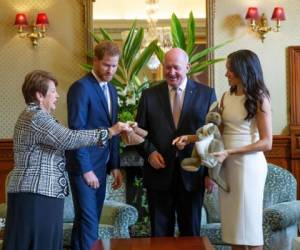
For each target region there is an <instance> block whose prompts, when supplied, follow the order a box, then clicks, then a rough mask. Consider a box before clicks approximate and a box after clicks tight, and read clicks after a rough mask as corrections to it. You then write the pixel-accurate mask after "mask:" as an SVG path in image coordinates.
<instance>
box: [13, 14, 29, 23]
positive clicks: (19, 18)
mask: <svg viewBox="0 0 300 250" xmlns="http://www.w3.org/2000/svg"><path fill="white" fill-rule="evenodd" d="M15 25H19V26H25V25H28V22H27V17H26V15H25V14H23V13H18V14H17V15H16V20H15Z"/></svg>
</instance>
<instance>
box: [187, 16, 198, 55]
mask: <svg viewBox="0 0 300 250" xmlns="http://www.w3.org/2000/svg"><path fill="white" fill-rule="evenodd" d="M195 37H196V27H195V19H194V16H193V12H190V16H189V20H188V26H187V48H186V52H187V54H188V55H189V56H191V54H192V51H193V49H194V46H195Z"/></svg>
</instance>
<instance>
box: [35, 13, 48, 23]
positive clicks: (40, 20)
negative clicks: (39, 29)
mask: <svg viewBox="0 0 300 250" xmlns="http://www.w3.org/2000/svg"><path fill="white" fill-rule="evenodd" d="M45 24H49V21H48V17H47V14H46V13H39V14H38V15H37V17H36V25H45Z"/></svg>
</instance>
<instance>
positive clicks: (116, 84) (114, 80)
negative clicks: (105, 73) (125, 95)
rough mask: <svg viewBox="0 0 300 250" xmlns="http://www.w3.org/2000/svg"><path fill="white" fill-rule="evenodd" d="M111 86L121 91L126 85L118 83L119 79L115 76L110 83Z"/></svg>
mask: <svg viewBox="0 0 300 250" xmlns="http://www.w3.org/2000/svg"><path fill="white" fill-rule="evenodd" d="M110 82H111V83H112V84H113V85H115V86H116V87H120V88H121V89H123V88H124V87H125V86H126V85H125V84H123V83H122V82H121V81H119V79H118V78H117V76H116V75H115V76H114V77H113V79H112V80H111V81H110Z"/></svg>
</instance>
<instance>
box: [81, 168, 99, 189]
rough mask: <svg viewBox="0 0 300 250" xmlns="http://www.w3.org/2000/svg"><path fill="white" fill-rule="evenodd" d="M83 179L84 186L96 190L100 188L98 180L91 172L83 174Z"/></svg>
mask: <svg viewBox="0 0 300 250" xmlns="http://www.w3.org/2000/svg"><path fill="white" fill-rule="evenodd" d="M83 179H84V181H85V182H86V184H87V185H88V186H89V187H91V188H94V189H97V188H99V187H100V183H99V180H98V178H97V176H96V175H95V173H94V171H93V170H91V171H88V172H86V173H84V174H83Z"/></svg>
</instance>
